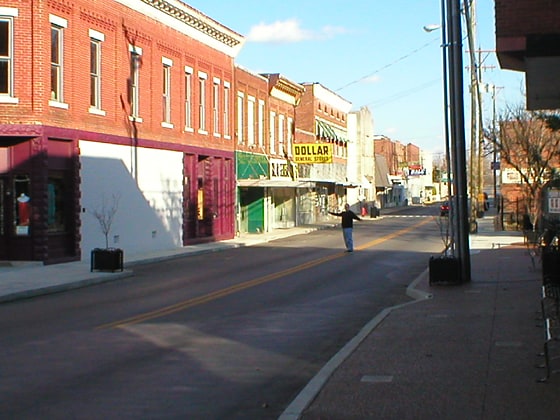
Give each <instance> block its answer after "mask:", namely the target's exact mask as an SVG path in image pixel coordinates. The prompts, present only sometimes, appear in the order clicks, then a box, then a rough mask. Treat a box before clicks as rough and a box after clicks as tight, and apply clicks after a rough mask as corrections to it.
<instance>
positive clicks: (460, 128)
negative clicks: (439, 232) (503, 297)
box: [445, 0, 471, 282]
mask: <svg viewBox="0 0 560 420" xmlns="http://www.w3.org/2000/svg"><path fill="white" fill-rule="evenodd" d="M445 9H446V22H447V35H448V37H447V39H448V40H450V41H451V42H450V48H449V66H448V67H449V81H450V83H449V95H450V98H451V108H450V126H451V138H452V141H451V155H452V158H453V164H454V165H453V174H454V176H453V184H454V185H455V198H456V200H455V201H456V203H455V204H456V205H455V208H456V210H457V211H456V213H455V214H456V217H455V218H454V219H453V220H452V222H453V223H456V226H455V227H456V230H455V232H456V237H457V240H456V249H457V252H458V257H459V264H460V270H461V281H462V282H468V281H470V280H471V261H470V250H469V214H468V198H467V174H466V168H467V162H466V157H465V155H466V150H465V115H464V114H465V111H464V102H463V56H462V31H461V1H460V0H446V3H445Z"/></svg>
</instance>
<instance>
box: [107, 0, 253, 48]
mask: <svg viewBox="0 0 560 420" xmlns="http://www.w3.org/2000/svg"><path fill="white" fill-rule="evenodd" d="M115 1H117V2H118V3H121V4H122V5H124V6H126V7H129V8H131V9H133V10H136V11H138V12H140V13H142V14H144V15H146V16H148V17H150V18H152V19H154V20H156V21H158V22H160V23H162V24H164V25H167V26H169V27H170V28H172V29H176V30H178V31H179V32H181V33H184V34H185V35H187V36H189V37H192V38H193V39H196V40H198V41H200V42H203V43H204V44H206V45H208V46H210V47H212V48H215V49H217V50H219V51H222V52H224V53H225V54H227V55H229V56H231V57H235V56H236V55H237V53H238V52H239V50H240V49H241V46H242V45H243V43H244V37H243V36H242V35H240V34H238V33H237V32H235V31H233V30H231V29H229V28H227V27H225V26H224V25H222V24H220V23H219V22H216V21H215V20H213V19H212V18H210V17H208V16H206V15H205V14H203V13H201V12H200V11H198V10H196V9H194V8H192V7H190V6H189V5H187V4H185V3H183V2H181V1H179V0H115Z"/></svg>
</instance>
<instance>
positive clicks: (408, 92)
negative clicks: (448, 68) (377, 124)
mask: <svg viewBox="0 0 560 420" xmlns="http://www.w3.org/2000/svg"><path fill="white" fill-rule="evenodd" d="M438 82H441V77H439V78H437V79H434V80H430V81H429V82H426V83H424V84H422V85H420V86H417V87H415V88H412V89H408V90H405V91H402V92H398V93H396V94H394V95H392V96H389V97H387V98H385V99H378V100H376V101H373V102H370V103H368V104H366V106H370V105H371V106H378V105H386V104H388V103H390V102H393V101H396V100H399V99H402V98H404V97H406V96H408V95H412V94H413V93H416V92H419V91H421V90H424V89H426V88H429V87H430V86H432V85H434V84H436V83H438Z"/></svg>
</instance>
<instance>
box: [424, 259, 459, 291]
mask: <svg viewBox="0 0 560 420" xmlns="http://www.w3.org/2000/svg"><path fill="white" fill-rule="evenodd" d="M429 272H430V285H432V284H436V285H440V284H441V285H447V284H460V283H461V270H460V269H459V259H457V258H455V257H430V264H429Z"/></svg>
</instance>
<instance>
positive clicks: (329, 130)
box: [317, 120, 348, 143]
mask: <svg viewBox="0 0 560 420" xmlns="http://www.w3.org/2000/svg"><path fill="white" fill-rule="evenodd" d="M317 136H318V137H319V138H321V139H327V140H331V141H340V142H343V143H346V142H348V140H347V139H345V138H344V137H342V136H340V135H338V134H336V129H335V128H334V127H333V126H332V125H330V124H329V123H326V122H324V121H321V120H317Z"/></svg>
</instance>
